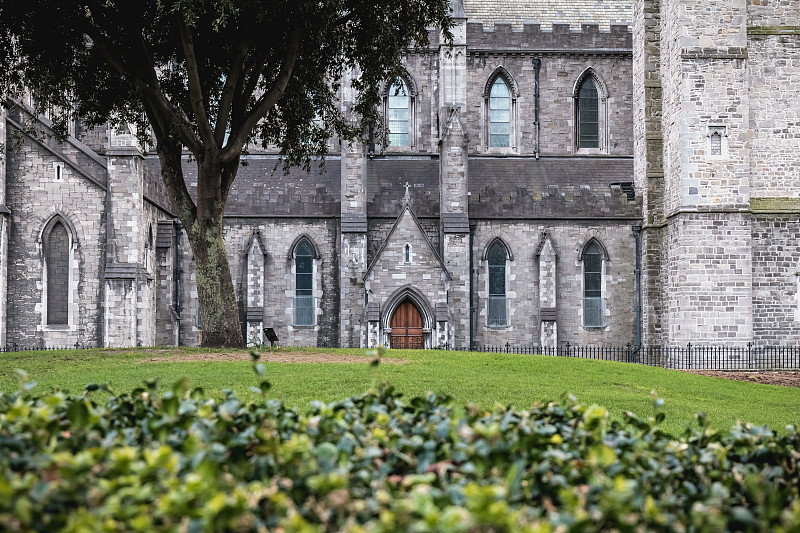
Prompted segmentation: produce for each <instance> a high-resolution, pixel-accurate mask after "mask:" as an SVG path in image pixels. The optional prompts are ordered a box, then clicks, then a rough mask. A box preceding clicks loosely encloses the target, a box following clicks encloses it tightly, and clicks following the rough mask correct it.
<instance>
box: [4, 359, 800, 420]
mask: <svg viewBox="0 0 800 533" xmlns="http://www.w3.org/2000/svg"><path fill="white" fill-rule="evenodd" d="M199 351H200V350H192V349H182V350H180V353H184V354H185V353H191V352H199ZM295 351H296V350H295ZM304 351H306V352H309V353H313V352H315V351H316V352H321V351H325V352H331V353H339V354H349V355H361V356H363V357H364V361H365V364H339V363H292V364H287V363H274V362H269V361H266V362H264V365H265V367H266V377H267V379H268V380H269V381H270V382H271V383H272V386H273V388H272V390H271V391H270V395H271V396H274V397H277V398H280V399H282V400H283V401H284V402H285V403H286V404H287V405H290V406H297V407H299V408H301V409H305V408H306V407H307V406H308V404H309V402H310V401H311V400H314V399H316V400H322V401H325V402H330V401H333V400H338V399H341V398H344V397H346V396H352V395H357V394H360V393H362V392H365V391H366V390H368V389H369V388H370V387H373V386H375V385H376V384H378V383H380V382H383V381H387V382H390V383H392V384H393V385H395V387H396V388H397V389H398V390H399V391H401V392H402V393H404V394H405V395H406V396H416V395H422V394H424V393H426V392H427V391H434V392H436V393H446V394H450V395H453V396H455V397H456V399H457V400H458V401H460V402H474V403H476V404H478V405H480V406H482V407H486V408H488V407H492V406H493V405H494V404H495V403H499V404H503V405H509V404H510V405H513V406H515V407H516V408H518V409H526V408H528V407H530V406H531V405H533V404H534V403H535V402H537V401H544V402H547V401H551V400H557V399H559V398H561V397H562V396H563V395H564V394H572V395H574V396H576V397H577V398H578V399H579V400H580V401H582V402H585V403H597V404H600V405H603V406H604V407H606V408H607V409H608V410H609V412H610V413H611V415H612V416H613V417H615V418H621V415H622V413H623V412H625V411H632V412H634V413H636V414H637V415H639V416H644V417H647V416H650V415H652V414H653V407H652V405H653V399H652V396H651V391H655V394H656V395H658V397H659V398H662V399H663V400H664V401H665V404H664V407H663V408H662V409H663V410H664V412H665V413H666V415H667V419H666V422H665V423H664V425H663V426H662V427H663V429H664V430H666V431H669V432H672V433H674V434H678V433H680V432H682V430H683V428H685V427H686V426H687V425H688V424H690V423H691V422H692V420H693V416H694V414H695V413H696V412H698V411H705V412H706V413H707V414H708V415H709V418H710V419H711V421H712V423H713V424H714V425H715V426H717V427H719V428H725V429H727V428H728V427H730V425H731V424H732V423H734V422H735V421H736V420H746V421H750V422H752V423H754V424H759V425H769V426H770V427H772V428H775V429H782V428H783V427H784V426H786V425H787V424H794V425H795V426H797V425H800V389H795V388H786V387H777V386H771V385H761V384H755V383H744V382H734V381H728V380H724V379H719V378H709V377H704V376H697V375H693V374H686V373H682V372H676V371H672V370H665V369H661V368H652V367H646V366H641V365H630V364H624V363H609V362H603V361H592V360H583V359H574V358H561V357H547V356H531V355H513V354H479V353H467V352H443V351H410V350H409V351H403V352H399V351H394V352H389V353H388V354H387V355H388V356H389V357H395V358H403V359H404V360H406V363H405V364H400V365H397V364H381V365H380V366H379V367H378V368H371V367H370V366H368V365H367V364H366V363H367V362H368V361H369V360H370V359H371V358H370V357H369V356H367V355H365V351H364V350H332V349H326V350H320V349H317V350H304ZM159 355H161V356H163V355H165V354H159ZM149 357H152V352H150V353H148V352H146V351H144V350H123V351H121V350H75V351H53V352H18V353H6V354H0V390H6V391H7V390H15V389H16V388H17V387H18V377H17V373H16V371H15V370H16V369H18V368H19V369H24V370H25V371H26V372H27V373H28V375H29V376H30V379H31V380H32V381H36V382H37V386H36V388H35V389H34V391H40V392H43V391H46V390H49V389H51V388H54V387H60V388H61V389H64V390H68V391H71V392H79V391H80V390H82V389H83V387H84V385H86V384H87V383H90V382H95V383H107V384H109V385H110V387H111V388H112V389H113V390H114V391H115V392H117V393H124V392H128V391H131V390H132V389H134V388H136V387H139V386H142V383H143V382H144V381H145V380H148V379H153V378H158V379H159V380H160V383H161V385H162V386H163V387H168V386H171V385H172V384H173V383H174V382H176V381H178V380H179V379H181V378H183V377H187V378H188V379H189V384H190V386H191V387H200V388H203V389H204V390H205V391H206V393H207V394H210V395H212V396H219V397H221V396H222V392H221V391H222V390H223V389H233V390H234V391H235V392H236V393H237V395H239V396H240V397H242V398H249V397H252V396H253V394H252V393H251V392H250V391H249V387H251V386H254V385H257V383H258V381H259V380H258V378H257V376H256V375H255V374H254V373H253V370H252V365H251V364H250V363H248V362H245V361H242V362H212V361H198V362H155V363H154V362H148V361H147V358H149Z"/></svg>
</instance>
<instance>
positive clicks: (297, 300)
mask: <svg viewBox="0 0 800 533" xmlns="http://www.w3.org/2000/svg"><path fill="white" fill-rule="evenodd" d="M313 260H314V257H313V255H312V254H311V247H310V246H309V245H308V243H306V242H303V243H300V246H298V247H297V253H295V256H294V266H295V296H294V323H295V325H296V326H313V325H314V314H315V313H314V309H315V304H314V296H313V288H314V286H313V273H314V264H313V263H312V261H313Z"/></svg>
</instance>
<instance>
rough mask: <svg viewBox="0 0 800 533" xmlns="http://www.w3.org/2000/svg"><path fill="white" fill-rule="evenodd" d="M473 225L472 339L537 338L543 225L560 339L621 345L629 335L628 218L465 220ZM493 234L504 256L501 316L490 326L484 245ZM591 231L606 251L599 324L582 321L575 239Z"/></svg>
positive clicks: (527, 341) (580, 241)
mask: <svg viewBox="0 0 800 533" xmlns="http://www.w3.org/2000/svg"><path fill="white" fill-rule="evenodd" d="M473 223H474V224H475V225H476V231H475V241H474V246H473V251H472V254H473V257H474V262H475V272H476V275H475V287H474V291H475V302H476V304H475V307H476V324H475V341H476V342H477V343H478V344H490V345H504V344H505V343H506V342H508V343H511V344H512V345H513V344H523V345H538V343H539V341H540V338H539V333H540V320H541V317H540V312H539V306H540V290H539V287H540V280H539V258H538V257H537V255H536V254H537V252H538V247H539V244H540V243H541V240H542V238H543V233H544V232H546V233H547V235H548V237H549V240H550V242H551V243H552V246H553V247H554V248H555V249H556V251H557V260H556V272H555V280H556V283H557V288H556V306H555V307H556V313H557V315H556V316H557V318H556V323H557V337H558V341H559V342H560V343H564V342H569V343H571V344H573V345H576V344H581V345H588V344H613V345H624V344H626V343H628V342H633V335H634V314H633V312H632V309H633V308H634V294H635V291H634V268H635V260H634V250H635V242H634V236H633V232H632V230H631V224H630V223H626V222H621V221H620V222H614V221H609V222H605V223H603V222H600V221H595V222H593V223H591V224H580V223H570V222H567V221H548V222H544V221H540V222H534V223H522V222H518V223H509V222H502V221H499V222H498V221H483V220H480V221H473ZM496 238H500V239H502V240H503V242H504V243H506V245H507V246H508V248H509V249H510V251H511V254H512V259H511V260H510V261H508V264H507V292H506V296H507V299H508V312H509V314H508V316H509V324H508V326H505V327H490V326H488V325H487V323H486V306H487V304H486V296H487V283H488V276H487V263H486V260H485V259H484V252H485V250H486V247H487V246H488V245H489V244H490V243H491V242H492V241H493V240H494V239H496ZM592 238H594V239H597V240H598V241H599V242H600V243H601V244H602V246H603V247H604V248H605V249H606V251H607V253H608V259H607V260H605V261H604V266H603V269H604V273H603V286H602V294H603V296H602V297H603V298H604V299H605V302H606V308H605V309H606V311H605V326H604V327H602V328H585V327H584V326H583V308H582V305H583V264H582V261H581V260H580V257H581V252H582V250H583V247H584V246H585V245H586V243H587V242H588V241H589V240H590V239H592Z"/></svg>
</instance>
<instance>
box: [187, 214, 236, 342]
mask: <svg viewBox="0 0 800 533" xmlns="http://www.w3.org/2000/svg"><path fill="white" fill-rule="evenodd" d="M186 234H187V236H188V238H189V245H190V246H191V248H192V254H193V255H194V264H195V283H196V284H197V297H198V299H199V300H200V317H201V320H202V329H203V338H202V342H201V346H203V347H214V348H241V347H243V346H244V339H243V338H242V329H241V325H240V323H239V308H238V306H237V302H236V293H235V291H234V287H233V279H232V278H231V269H230V266H229V265H228V253H227V251H226V250H225V243H224V242H223V240H222V216H221V214H220V216H218V217H216V218H214V219H209V220H201V219H200V217H198V218H197V220H196V221H195V224H194V225H193V226H191V227H190V228H189V229H188V230H187V232H186Z"/></svg>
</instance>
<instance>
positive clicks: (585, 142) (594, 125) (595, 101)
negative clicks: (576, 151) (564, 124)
mask: <svg viewBox="0 0 800 533" xmlns="http://www.w3.org/2000/svg"><path fill="white" fill-rule="evenodd" d="M578 148H600V102H599V98H598V95H597V87H596V86H595V84H594V81H593V80H592V78H591V77H587V78H586V79H585V80H583V83H582V84H581V88H580V90H579V91H578Z"/></svg>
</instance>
